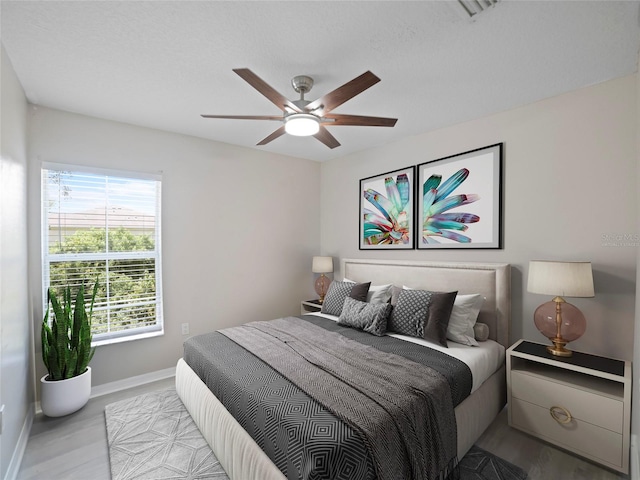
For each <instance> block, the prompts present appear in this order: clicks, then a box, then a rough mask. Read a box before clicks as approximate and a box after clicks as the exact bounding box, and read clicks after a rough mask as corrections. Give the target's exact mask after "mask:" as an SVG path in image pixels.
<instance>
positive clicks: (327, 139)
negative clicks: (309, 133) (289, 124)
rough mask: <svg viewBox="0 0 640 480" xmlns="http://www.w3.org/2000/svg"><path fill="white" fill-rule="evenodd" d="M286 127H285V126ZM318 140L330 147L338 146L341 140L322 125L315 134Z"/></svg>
mask: <svg viewBox="0 0 640 480" xmlns="http://www.w3.org/2000/svg"><path fill="white" fill-rule="evenodd" d="M283 128H284V127H283ZM314 137H316V138H317V139H318V140H320V141H321V142H322V143H324V144H325V145H326V146H327V147H329V148H336V147H339V146H340V142H338V140H336V137H334V136H333V135H331V134H330V133H329V130H327V129H326V128H324V127H323V126H322V125H320V130H318V133H316V134H315V135H314Z"/></svg>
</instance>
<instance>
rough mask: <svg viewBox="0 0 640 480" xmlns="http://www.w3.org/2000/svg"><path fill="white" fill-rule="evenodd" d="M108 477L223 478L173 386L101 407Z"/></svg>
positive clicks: (139, 479)
mask: <svg viewBox="0 0 640 480" xmlns="http://www.w3.org/2000/svg"><path fill="white" fill-rule="evenodd" d="M105 420H106V424H107V438H108V442H109V462H110V464H111V478H112V479H113V480H143V479H144V480H147V479H148V480H164V479H166V480H168V479H172V480H176V479H189V480H196V479H198V480H204V479H216V480H228V478H229V477H228V476H227V474H226V473H225V471H224V469H223V468H222V467H221V466H220V462H218V459H217V458H216V457H215V456H214V455H213V452H212V451H211V448H209V444H208V443H207V441H206V440H205V439H204V437H203V436H202V434H201V433H200V430H198V427H197V426H196V424H195V423H194V421H193V419H192V418H191V415H189V413H188V412H187V409H186V408H185V406H184V405H183V404H182V401H180V398H179V397H178V395H177V394H176V391H175V389H172V388H171V389H167V390H161V391H158V392H152V393H146V394H144V395H140V396H137V397H134V398H129V399H126V400H121V401H119V402H116V403H111V404H109V405H107V406H106V407H105Z"/></svg>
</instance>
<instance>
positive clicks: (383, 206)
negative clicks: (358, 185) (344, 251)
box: [363, 173, 411, 245]
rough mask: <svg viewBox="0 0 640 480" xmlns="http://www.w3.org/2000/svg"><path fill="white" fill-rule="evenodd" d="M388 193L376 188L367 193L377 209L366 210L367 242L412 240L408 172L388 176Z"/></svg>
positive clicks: (383, 243)
mask: <svg viewBox="0 0 640 480" xmlns="http://www.w3.org/2000/svg"><path fill="white" fill-rule="evenodd" d="M384 187H385V190H386V192H385V193H386V196H385V195H382V194H381V193H379V192H377V191H376V190H374V189H372V188H368V189H366V190H365V191H364V192H363V196H364V198H365V200H367V201H368V202H369V203H370V204H371V205H372V206H373V207H375V210H372V209H370V208H364V209H363V212H364V213H363V217H364V218H363V220H364V231H363V235H364V243H365V244H367V245H392V244H408V243H410V241H411V235H410V232H409V226H410V225H409V222H410V217H411V205H410V201H409V200H410V198H411V195H410V193H411V184H410V182H409V178H408V176H407V174H404V173H403V174H400V175H398V176H397V177H396V178H395V179H394V178H393V177H386V178H385V179H384Z"/></svg>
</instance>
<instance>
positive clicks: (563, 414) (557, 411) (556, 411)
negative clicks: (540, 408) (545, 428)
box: [549, 406, 573, 425]
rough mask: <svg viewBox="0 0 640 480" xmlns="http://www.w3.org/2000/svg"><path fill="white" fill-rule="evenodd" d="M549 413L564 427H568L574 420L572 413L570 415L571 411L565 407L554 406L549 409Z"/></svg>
mask: <svg viewBox="0 0 640 480" xmlns="http://www.w3.org/2000/svg"><path fill="white" fill-rule="evenodd" d="M549 413H550V414H551V416H552V417H553V419H554V420H555V421H556V422H558V423H561V424H563V425H566V424H567V423H570V422H571V420H573V417H572V416H571V413H569V410H567V409H566V408H564V407H559V406H553V407H551V408H550V409H549Z"/></svg>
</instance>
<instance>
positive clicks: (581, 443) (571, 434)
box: [510, 398, 623, 469]
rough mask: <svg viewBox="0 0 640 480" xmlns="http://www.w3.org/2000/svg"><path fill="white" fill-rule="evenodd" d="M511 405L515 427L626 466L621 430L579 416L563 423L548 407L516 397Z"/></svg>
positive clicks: (617, 465)
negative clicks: (557, 419)
mask: <svg viewBox="0 0 640 480" xmlns="http://www.w3.org/2000/svg"><path fill="white" fill-rule="evenodd" d="M510 408H511V409H512V411H511V421H512V424H513V426H514V427H517V428H520V429H522V430H524V431H526V432H528V433H531V434H533V435H536V436H538V437H541V438H544V439H546V440H547V441H549V442H551V443H555V444H556V445H558V446H560V447H564V448H567V449H569V450H572V451H575V452H578V453H581V454H582V455H584V456H586V457H590V458H592V459H594V460H596V461H600V462H604V463H607V464H610V465H611V466H613V467H617V468H618V469H619V468H620V467H621V466H622V445H623V442H622V435H621V434H618V433H615V432H612V431H610V430H607V429H605V428H601V427H597V426H595V425H592V424H590V423H587V422H584V421H581V420H579V419H575V418H574V419H573V420H572V421H571V422H570V423H568V424H565V425H563V424H560V423H558V422H557V421H556V420H554V419H553V418H552V417H551V415H550V414H549V409H548V408H543V407H540V406H538V405H534V404H532V403H529V402H526V401H524V400H520V399H517V398H513V399H512V403H511V405H510Z"/></svg>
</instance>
